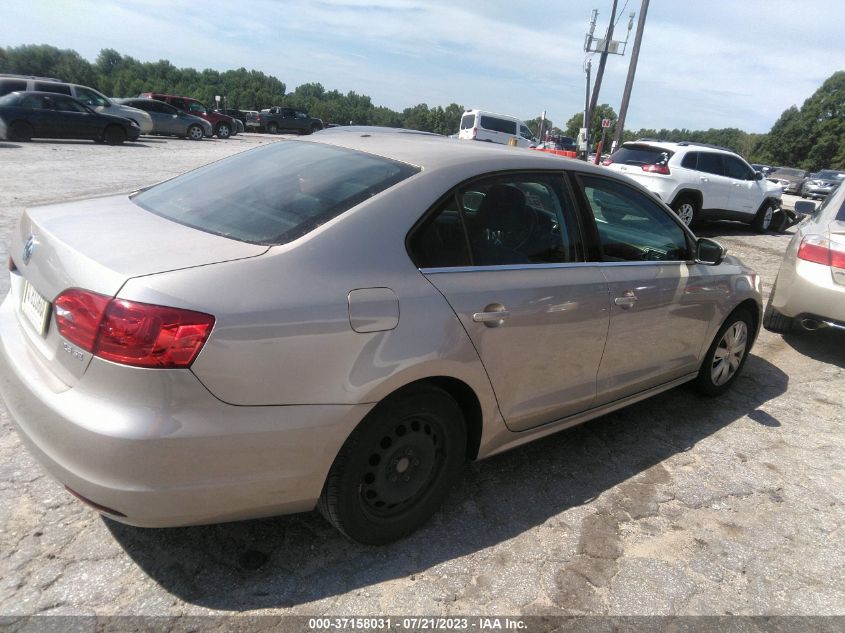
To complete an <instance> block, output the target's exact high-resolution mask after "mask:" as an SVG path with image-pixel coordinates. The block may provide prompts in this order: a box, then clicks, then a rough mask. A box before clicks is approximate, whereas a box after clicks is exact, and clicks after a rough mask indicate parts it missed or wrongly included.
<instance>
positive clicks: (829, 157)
mask: <svg viewBox="0 0 845 633" xmlns="http://www.w3.org/2000/svg"><path fill="white" fill-rule="evenodd" d="M0 73H16V74H21V75H37V76H44V77H57V78H60V79H62V80H63V81H68V82H71V83H78V84H82V85H85V86H91V87H93V88H96V89H98V90H99V91H100V92H102V93H104V94H106V95H109V96H115V97H122V96H135V95H137V94H139V93H141V92H166V93H171V94H179V95H185V96H190V97H194V98H196V99H199V100H200V101H202V102H203V103H205V104H207V105H212V104H213V103H214V97H215V95H224V96H225V97H226V103H227V106H228V107H230V108H238V109H242V110H260V109H262V108H269V107H271V106H277V105H285V106H289V107H293V108H300V109H304V110H308V112H310V113H311V114H312V115H313V116H316V117H319V118H321V119H323V121H326V122H332V123H340V124H349V123H354V124H356V125H382V126H388V127H404V128H409V129H414V130H422V131H426V132H435V133H437V134H446V135H448V134H454V133H456V132H457V131H458V127H459V125H460V120H461V115H462V114H463V112H464V107H463V106H462V105H459V104H457V103H451V104H449V105H448V106H446V107H445V108H444V107H442V106H434V107H429V106H428V105H427V104H425V103H420V104H417V105H415V106H412V107H409V108H405V109H404V110H402V111H401V112H399V111H396V110H392V109H390V108H387V107H384V106H378V105H375V104H374V103H373V102H372V99H371V98H370V97H368V96H367V95H361V94H358V93H356V92H355V91H349V92H347V93H345V94H344V93H341V92H340V91H338V90H326V89H325V88H324V87H323V86H322V85H321V84H319V83H306V84H303V85H300V86H298V87H297V88H295V89H294V90H293V91H292V92H287V86H286V85H285V83H284V82H283V81H281V80H280V79H278V78H277V77H274V76H273V75H267V74H265V73H263V72H261V71H258V70H247V69H246V68H238V69H237V70H227V71H224V72H219V71H217V70H212V69H205V70H201V71H199V70H196V69H194V68H177V67H176V66H174V65H173V64H172V63H170V62H169V61H167V60H159V61H156V62H141V61H139V60H137V59H135V58H133V57H130V56H128V55H122V54H120V53H119V52H118V51H116V50H114V49H110V48H106V49H103V50H102V51H100V54H99V55H98V56H97V59H96V60H95V61H94V63H91V62H89V61H88V60H86V59H84V58H83V57H82V56H81V55H79V53H77V52H76V51H73V50H61V49H58V48H56V47H54V46H49V45H44V44H41V45H25V46H18V47H9V48H3V47H0ZM583 119H584V115H583V113H581V112H578V113H575V114H574V115H573V116H572V117H571V118H570V119H568V120H567V122H566V125H565V126H564V127H558V126H555V125H554V123H553V122H552V121H550V120H549V119H546V121H545V123H544V127H543V129H544V130H548V131H551V132H552V133H557V134H561V135H566V136H572V137H575V136H577V133H578V130H579V129H580V128H581V125H582V122H583ZM602 119H610V121H611V127H610V130H609V131H608V137H610V136H611V131H612V130H614V129H615V126H616V121H617V119H618V116H617V114H616V112H615V111H614V110H613V108H612V107H611V106H609V105H608V104H601V105H599V106H598V107H597V108H596V109H595V111H594V112H593V113H592V121H591V122H590V124H591V125H590V129H591V135H592V136H591V138H592V139H593V141H594V142H597V141H598V140H599V139H600V138H601V133H602V129H601V121H602ZM526 123H527V124H528V126H529V127H530V128H531V130H532V131H533V132H534V133H535V134H538V133H539V125H540V119H539V118H536V119H531V120H529V121H526ZM638 138H652V139H657V140H661V141H681V140H685V141H693V142H698V143H708V144H712V145H718V146H721V147H727V148H729V149H732V150H733V151H735V152H737V153H739V154H740V155H742V156H744V157H745V158H746V159H748V160H749V162H755V163H766V164H771V165H788V166H790V167H800V168H804V169H808V170H818V169H823V168H832V169H845V71H839V72H836V73H834V74H833V75H832V76H831V77H830V78H828V79H827V80H826V81H825V82H824V83H823V84H822V86H821V87H820V88H819V89H818V90H817V91H816V92H815V93H814V94H813V95H812V96H811V97H810V98H809V99H807V100H806V101H805V102H804V104H803V105H802V106H801V107H800V108H798V107H797V106H792V107H791V108H789V109H787V110H786V111H785V112H784V113H783V114H782V115H781V117H780V118H779V119H778V120H777V122H775V124H774V126H773V127H772V129H771V131H770V132H769V133H768V134H752V133H748V132H744V131H742V130H739V129H737V128H720V129H715V128H714V129H709V130H688V129H672V130H669V129H660V130H656V129H640V130H636V131H633V130H631V131H629V130H626V131H625V132H624V136H623V140H625V141H630V140H635V139H638ZM607 142H608V144H609V142H610V141H609V139H608V141H607Z"/></svg>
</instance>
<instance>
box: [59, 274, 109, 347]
mask: <svg viewBox="0 0 845 633" xmlns="http://www.w3.org/2000/svg"><path fill="white" fill-rule="evenodd" d="M109 301H111V297H107V296H105V295H101V294H97V293H96V292H89V291H88V290H82V289H81V288H71V289H70V290H65V291H64V292H63V293H62V294H60V295H59V296H58V297H57V298H56V300H55V301H54V302H53V313H54V314H55V315H56V325H57V326H58V328H59V334H61V335H62V336H64V337H65V338H66V339H67V340H69V341H70V342H71V343H73V344H74V345H79V347H81V348H82V349H84V350H85V351H86V352H93V351H94V344H95V343H96V342H97V333H98V332H99V331H100V322H101V321H102V320H103V313H104V312H105V311H106V306H108V304H109Z"/></svg>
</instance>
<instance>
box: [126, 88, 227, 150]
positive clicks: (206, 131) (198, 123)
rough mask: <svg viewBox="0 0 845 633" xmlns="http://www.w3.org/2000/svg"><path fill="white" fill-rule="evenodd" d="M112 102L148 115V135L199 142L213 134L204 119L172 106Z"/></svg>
mask: <svg viewBox="0 0 845 633" xmlns="http://www.w3.org/2000/svg"><path fill="white" fill-rule="evenodd" d="M114 101H115V102H117V103H121V104H123V105H128V106H130V107H133V108H138V109H139V110H143V111H144V112H146V113H147V114H149V115H150V117H151V118H152V121H153V129H152V131H151V132H150V134H159V135H165V136H179V137H181V138H189V139H191V140H192V141H201V140H202V139H203V138H204V137H206V136H212V135H213V133H214V131H213V129H212V127H211V123H209V122H208V121H206V120H205V119H201V118H200V117H198V116H193V115H192V114H188V113H187V112H182V111H181V110H177V109H176V108H174V107H173V106H172V105H168V104H167V103H164V102H163V101H158V100H157V99H141V98H139V97H129V98H122V99H115V100H114Z"/></svg>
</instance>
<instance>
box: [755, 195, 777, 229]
mask: <svg viewBox="0 0 845 633" xmlns="http://www.w3.org/2000/svg"><path fill="white" fill-rule="evenodd" d="M774 218H775V206H774V205H773V204H772V203H771V202H766V203H765V204H764V205H763V206H762V207H760V210H759V211H758V212H757V215H755V216H754V220H753V221H752V222H751V228H752V229H754V230H755V231H756V232H757V233H765V232H766V231H768V230H769V229H770V228H771V227H772V221H773V220H774Z"/></svg>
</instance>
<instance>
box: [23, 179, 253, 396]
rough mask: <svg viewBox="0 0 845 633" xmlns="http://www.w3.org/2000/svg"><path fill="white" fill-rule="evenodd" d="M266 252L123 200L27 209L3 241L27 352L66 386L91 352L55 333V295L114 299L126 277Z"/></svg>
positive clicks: (121, 197)
mask: <svg viewBox="0 0 845 633" xmlns="http://www.w3.org/2000/svg"><path fill="white" fill-rule="evenodd" d="M267 248H268V247H267V246H264V245H256V244H248V243H244V242H239V241H236V240H233V239H228V238H225V237H221V236H219V235H214V234H211V233H205V232H203V231H200V230H197V229H193V228H190V227H187V226H183V225H181V224H178V223H176V222H174V221H172V220H168V219H165V218H162V217H160V216H157V215H155V214H153V213H150V212H148V211H145V210H144V209H142V208H141V207H139V206H137V205H136V204H134V203H133V202H132V201H131V200H130V199H129V197H128V196H127V195H119V196H108V197H104V198H94V199H88V200H81V201H77V202H68V203H61V204H53V205H46V206H41V207H33V208H31V209H28V210H27V211H25V212H24V214H23V216H22V217H21V219H20V221H19V223H18V226H17V230H15V231H14V232H13V235H12V242H11V244H10V249H11V250H10V252H11V254H12V259H13V260H14V262H15V265H16V266H17V268H18V271H19V272H20V273H21V275H20V277H19V278H17V279H15V278H16V277H18V276H17V275H12V277H13V280H12V294H13V296H14V301H15V302H16V307H15V309H16V311H17V315H18V320H19V321H20V323H21V329H22V331H23V333H24V335H25V336H26V337H27V338H28V340H29V347H30V349H31V350H32V351H33V352H34V353H36V355H37V356H39V357H40V359H41V360H42V362H43V363H44V364H45V365H46V366H47V367H48V368H49V369H51V370H52V371H53V372H54V373H55V374H56V376H57V377H58V378H60V379H61V380H62V381H63V382H64V383H66V384H68V385H71V386H72V385H73V384H75V383H76V381H77V380H78V379H79V377H80V376H82V374H83V373H84V372H85V369H86V368H87V366H88V363H89V362H90V360H91V355H90V354H89V353H88V352H85V351H84V350H80V349H77V348H76V347H75V346H72V345H69V344H68V342H67V341H65V340H64V338H63V337H61V336H60V335H59V333H58V331H57V328H56V324H55V318H54V316H53V314H52V304H53V302H54V301H55V299H56V297H57V296H58V295H59V294H60V293H61V292H63V291H64V290H67V289H68V288H83V289H85V290H90V291H93V292H97V293H100V294H103V295H107V296H109V297H113V296H115V295H116V294H117V292H118V291H119V290H120V288H121V287H122V286H123V284H124V283H126V281H127V280H128V279H130V278H132V277H141V276H144V275H151V274H155V273H161V272H166V271H171V270H179V269H184V268H192V267H196V266H204V265H208V264H214V263H218V262H223V261H231V260H235V259H244V258H248V257H256V256H258V255H261V254H262V253H265V252H266V251H267ZM33 291H34V293H37V296H33ZM39 298H40V299H43V300H44V301H45V302H46V303H47V305H46V306H42V304H41V302H40V299H39ZM24 299H26V301H24ZM174 301H178V299H174ZM24 303H29V305H28V306H27V307H26V309H22V305H23V304H24ZM33 306H34V307H33ZM174 307H178V305H176V306H174ZM41 310H44V311H45V312H43V315H44V322H43V326H42V327H39V326H40V323H39V322H38V318H37V314H36V313H39V311H41Z"/></svg>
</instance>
